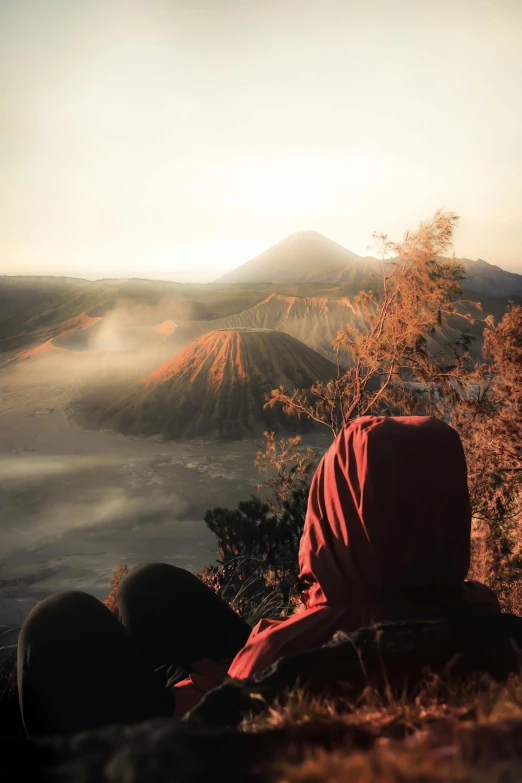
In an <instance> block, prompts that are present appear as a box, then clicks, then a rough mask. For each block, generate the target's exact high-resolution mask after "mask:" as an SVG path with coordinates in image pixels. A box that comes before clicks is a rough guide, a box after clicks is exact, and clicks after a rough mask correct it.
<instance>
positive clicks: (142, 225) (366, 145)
mask: <svg viewBox="0 0 522 783" xmlns="http://www.w3.org/2000/svg"><path fill="white" fill-rule="evenodd" d="M521 40H522V0H436V1H434V0H0V96H1V97H0V102H1V103H0V106H1V126H0V131H1V137H0V166H1V178H0V274H67V275H73V276H82V277H88V278H97V277H133V276H134V277H150V278H157V279H169V280H179V281H192V280H194V281H201V282H203V281H210V280H213V279H215V278H216V277H218V276H219V275H221V274H224V273H225V272H226V271H228V270H230V269H232V268H233V267H235V266H237V265H238V264H240V263H242V262H244V261H246V260H248V259H249V258H250V257H252V256H254V255H255V254H257V253H259V252H261V251H262V250H264V249H266V248H267V247H268V246H270V245H271V244H274V243H275V242H277V241H278V240H280V239H282V238H283V237H284V236H286V235H287V234H290V233H292V232H293V231H299V230H306V229H314V230H316V231H320V232H321V233H323V234H326V235H327V236H329V237H330V238H331V239H334V240H336V241H337V242H340V243H341V244H343V245H345V246H346V247H348V248H349V249H350V250H352V251H353V252H355V253H359V254H361V255H365V254H366V253H367V252H368V251H367V248H368V245H369V244H370V243H371V236H372V233H373V231H375V230H378V231H384V232H386V233H388V234H389V235H390V236H391V237H392V238H397V239H398V238H400V236H401V235H402V232H403V231H404V229H407V228H415V227H416V225H417V224H418V222H419V221H420V220H422V219H424V218H427V217H429V216H430V215H431V214H432V213H433V212H434V211H435V209H437V208H438V207H445V208H447V209H452V210H454V211H456V212H457V213H458V214H460V215H461V216H462V218H463V220H462V223H461V226H460V228H459V229H458V232H457V237H456V245H455V250H456V252H457V255H460V256H465V257H468V258H479V257H480V258H484V259H486V261H489V262H491V263H495V264H499V265H500V266H502V267H504V268H505V269H511V270H514V271H518V272H521V273H522V220H521V215H522V171H521V162H522V108H521V106H522V101H521V100H520V93H522V46H521V44H520V41H521Z"/></svg>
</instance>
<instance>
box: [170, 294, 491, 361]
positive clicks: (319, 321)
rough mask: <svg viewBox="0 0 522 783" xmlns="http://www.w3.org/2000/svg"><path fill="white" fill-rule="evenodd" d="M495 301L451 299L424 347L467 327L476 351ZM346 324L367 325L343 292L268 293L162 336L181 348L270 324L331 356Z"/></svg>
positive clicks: (436, 344) (179, 324)
mask: <svg viewBox="0 0 522 783" xmlns="http://www.w3.org/2000/svg"><path fill="white" fill-rule="evenodd" d="M496 304H498V303H496ZM501 304H503V307H501V308H500V310H499V312H498V313H497V311H496V310H495V307H494V305H495V302H490V301H488V302H487V303H485V312H484V313H483V314H480V311H479V310H478V309H477V307H476V305H474V304H473V303H472V302H465V301H462V302H457V303H456V308H455V310H456V313H455V314H454V315H452V316H451V317H449V318H444V319H443V324H442V327H441V328H440V329H439V330H438V331H437V332H436V333H433V334H432V335H429V336H428V343H429V346H430V349H431V350H432V351H434V352H435V353H437V352H438V351H440V350H442V349H443V346H444V345H445V344H447V343H448V342H451V341H452V340H455V339H456V338H457V337H458V336H459V335H460V334H462V332H463V331H467V332H470V333H471V334H473V336H474V337H475V338H476V342H475V348H474V350H476V351H478V352H480V348H481V345H482V339H481V338H482V328H483V321H482V320H481V319H483V318H484V317H485V315H486V314H487V313H488V312H491V311H492V310H495V315H496V316H497V317H502V313H503V311H504V310H505V304H506V303H505V302H503V303H501ZM498 309H499V308H498V307H497V310H498ZM459 314H460V315H459ZM463 315H470V316H472V317H475V318H476V319H478V321H477V324H476V325H475V326H473V327H470V326H469V324H468V323H467V322H466V321H465V319H464V318H463V317H462V316H463ZM347 325H350V326H352V327H356V328H357V329H361V330H363V331H364V329H365V327H366V326H367V313H365V311H364V310H363V309H362V308H361V307H360V306H357V305H355V304H354V302H353V300H351V299H350V298H349V297H337V298H335V297H332V298H328V297H299V296H283V295H281V294H272V295H271V296H269V297H268V298H267V299H265V300H264V301H263V302H260V303H259V304H257V305H255V306H254V307H251V308H249V309H248V310H244V311H243V312H241V313H236V314H235V315H230V316H227V317H226V318H220V319H217V320H214V321H185V322H183V321H178V322H177V327H176V328H175V329H173V330H172V332H171V334H170V335H169V337H168V341H170V342H171V343H172V345H173V347H174V346H175V348H177V349H178V350H182V349H183V348H185V347H186V346H187V345H189V344H190V343H191V342H193V341H194V340H195V339H197V338H198V337H199V336H201V335H202V334H205V333H207V332H209V331H213V330H216V329H245V328H247V329H248V328H249V329H252V328H263V329H275V330H277V331H279V332H286V333H287V334H289V335H291V336H292V337H295V338H296V339H297V340H300V341H301V342H302V343H304V344H305V345H307V346H308V347H309V348H312V349H313V350H314V351H317V352H318V353H320V354H321V355H322V356H324V357H325V358H327V359H329V360H330V361H332V362H335V361H336V358H337V357H336V352H335V350H334V347H333V345H332V343H333V341H334V340H335V338H336V337H337V334H338V332H339V331H342V330H344V329H345V327H346V326H347ZM347 361H348V356H347V354H346V353H345V352H343V351H341V352H340V353H339V362H340V363H341V365H345V364H346V363H347Z"/></svg>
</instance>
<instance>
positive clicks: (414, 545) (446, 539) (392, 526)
mask: <svg viewBox="0 0 522 783" xmlns="http://www.w3.org/2000/svg"><path fill="white" fill-rule="evenodd" d="M470 535H471V511H470V503H469V495H468V484H467V468H466V459H465V456H464V450H463V447H462V443H461V441H460V438H459V435H458V434H457V432H456V431H455V430H454V429H453V428H452V427H450V426H449V425H447V424H445V423H444V422H442V421H440V420H438V419H435V418H431V417H424V416H423V417H420V416H404V417H373V416H366V417H363V418H360V419H356V420H355V421H353V422H352V423H351V424H349V425H348V426H346V427H345V428H344V429H343V430H342V432H340V434H339V435H338V436H337V438H336V439H335V441H334V442H333V444H332V445H331V446H330V448H329V449H328V451H327V452H326V454H325V455H324V457H323V459H322V460H321V462H320V464H319V467H318V468H317V471H316V473H315V475H314V478H313V481H312V486H311V490H310V497H309V501H308V511H307V515H306V520H305V526H304V531H303V536H302V538H301V544H300V550H299V564H300V578H301V580H302V581H303V582H304V583H305V584H306V585H307V589H306V593H305V597H304V598H305V602H306V604H307V606H308V607H313V606H316V605H319V604H325V603H328V604H331V605H346V604H347V603H349V602H351V601H352V600H353V598H354V597H356V596H358V597H360V598H363V599H364V598H369V599H377V600H379V599H383V598H384V599H385V600H386V599H388V598H393V597H394V596H397V595H404V594H409V595H412V594H413V595H415V594H416V593H417V595H419V597H420V595H422V593H423V592H424V591H426V592H427V593H430V594H431V595H433V594H434V593H436V592H443V591H445V590H451V589H452V588H456V587H458V585H459V584H461V583H462V581H463V580H464V579H465V577H466V574H467V572H468V568H469V561H470Z"/></svg>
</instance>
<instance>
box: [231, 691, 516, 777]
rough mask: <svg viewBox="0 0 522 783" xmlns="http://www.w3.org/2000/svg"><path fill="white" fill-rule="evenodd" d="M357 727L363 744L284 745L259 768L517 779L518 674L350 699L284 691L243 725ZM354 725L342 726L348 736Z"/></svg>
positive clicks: (283, 772) (314, 773) (251, 728)
mask: <svg viewBox="0 0 522 783" xmlns="http://www.w3.org/2000/svg"><path fill="white" fill-rule="evenodd" d="M339 722H344V723H345V724H346V728H347V730H350V729H353V730H354V732H356V731H362V732H364V733H366V734H368V735H370V737H372V738H373V740H372V742H371V747H370V749H368V750H361V749H358V748H356V747H354V744H353V742H351V741H349V740H348V741H345V744H343V745H341V746H340V747H334V748H333V749H330V750H325V749H324V748H309V749H308V750H305V752H304V753H303V752H300V751H299V750H298V749H296V748H294V749H292V748H289V750H288V752H287V754H286V757H285V758H283V759H280V760H279V761H277V762H276V763H275V764H272V765H270V768H269V769H262V770H260V771H259V772H260V776H261V779H262V780H271V781H273V783H319V781H320V782H321V783H341V781H343V783H344V781H353V783H370V781H372V783H439V781H441V782H442V781H456V782H458V783H468V781H469V782H470V783H471V781H477V783H497V782H498V783H515V782H516V781H522V679H521V678H520V676H513V677H511V678H510V679H509V680H508V681H507V682H506V683H504V684H499V683H494V682H492V681H488V680H485V679H480V680H479V679H476V680H475V681H472V682H469V684H468V685H467V686H464V687H462V686H456V685H452V684H450V683H447V682H446V683H445V682H443V681H442V680H440V679H438V678H432V679H431V680H430V681H428V682H427V683H426V685H425V687H424V689H423V690H422V692H420V693H419V695H418V696H417V698H416V699H415V700H414V701H408V700H407V699H406V698H404V699H398V700H397V699H394V698H393V697H391V696H386V695H385V696H379V695H377V694H376V693H375V692H373V691H371V690H368V691H366V692H365V693H364V694H363V695H362V696H361V698H360V699H359V700H358V701H357V702H355V703H348V702H346V701H344V702H343V701H338V702H333V701H330V700H321V699H316V698H310V697H308V696H307V695H306V693H304V692H303V691H294V692H292V693H290V694H289V695H288V696H287V697H286V698H285V699H284V700H283V699H282V700H281V701H280V703H279V704H275V705H272V706H267V707H266V710H265V711H264V712H263V713H262V714H261V715H257V716H255V717H247V718H246V719H245V720H244V721H243V723H242V725H241V730H242V731H244V732H258V731H266V730H267V729H281V728H284V727H288V726H290V725H292V726H296V725H303V724H305V723H310V724H314V725H315V726H317V725H321V724H322V725H323V726H324V725H325V724H326V725H328V724H329V723H330V724H331V725H332V726H334V725H335V726H337V727H338V726H339ZM354 732H350V731H348V733H347V735H346V736H347V737H348V738H349V737H353V736H354Z"/></svg>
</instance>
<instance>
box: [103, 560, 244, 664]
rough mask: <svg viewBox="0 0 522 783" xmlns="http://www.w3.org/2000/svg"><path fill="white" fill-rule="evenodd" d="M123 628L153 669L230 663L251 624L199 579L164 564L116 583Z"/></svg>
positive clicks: (148, 565) (150, 565) (140, 568)
mask: <svg viewBox="0 0 522 783" xmlns="http://www.w3.org/2000/svg"><path fill="white" fill-rule="evenodd" d="M117 603H118V609H119V612H120V616H121V619H122V623H123V625H124V626H125V628H126V629H127V630H128V631H129V632H130V634H131V635H132V636H133V638H135V639H136V640H137V641H138V643H139V644H140V646H141V648H142V649H143V651H144V654H146V655H147V656H148V660H149V661H150V664H151V666H152V667H153V668H156V667H159V666H163V665H175V666H182V667H183V666H189V665H190V664H191V663H193V662H194V661H198V660H200V659H201V658H211V659H212V660H215V661H220V660H232V659H233V658H234V657H235V655H236V653H237V652H238V651H239V650H240V649H241V648H242V647H243V646H244V645H245V643H246V641H247V639H248V637H249V635H250V630H251V629H250V627H249V625H248V624H247V623H246V622H245V621H244V620H243V619H241V617H239V615H237V614H236V613H235V612H234V611H233V610H232V609H231V608H230V607H229V606H228V604H226V603H225V602H224V601H223V600H222V599H221V598H220V597H219V596H218V595H216V593H215V592H214V591H213V590H212V589H211V588H210V587H207V586H206V585H205V584H203V582H202V581H201V580H200V579H198V577H197V576H195V575H194V574H191V573H190V571H186V570H185V569H184V568H177V567H176V566H172V565H169V564H168V563H146V564H145V565H141V566H138V567H137V568H134V569H133V570H132V571H131V572H130V573H129V574H128V575H127V576H126V577H125V579H123V581H122V582H121V584H120V587H119V590H118V594H117Z"/></svg>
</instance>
